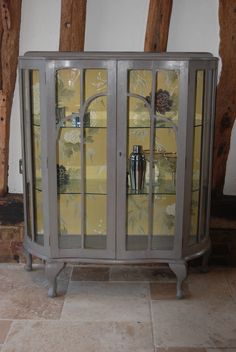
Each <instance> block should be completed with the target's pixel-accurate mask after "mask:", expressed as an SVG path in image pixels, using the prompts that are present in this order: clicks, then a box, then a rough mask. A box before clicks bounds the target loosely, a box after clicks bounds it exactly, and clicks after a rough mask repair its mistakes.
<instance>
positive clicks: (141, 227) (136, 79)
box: [126, 70, 152, 250]
mask: <svg viewBox="0 0 236 352" xmlns="http://www.w3.org/2000/svg"><path fill="white" fill-rule="evenodd" d="M128 82H129V83H128V90H129V92H130V93H132V94H138V95H141V96H142V97H144V98H146V96H148V95H149V94H150V92H151V90H152V71H151V70H130V71H128ZM147 105H148V104H146V103H145V101H143V100H142V99H139V98H137V97H129V98H128V116H127V118H128V121H127V122H128V123H127V126H128V131H127V132H128V133H127V138H128V140H127V209H126V214H127V215H126V229H127V238H126V247H127V250H145V249H147V243H148V236H147V235H148V193H149V190H148V186H147V184H146V182H145V183H144V185H142V186H141V187H136V188H137V189H136V190H135V189H134V181H135V180H136V183H137V182H138V179H140V180H141V181H142V177H144V181H145V172H146V156H145V153H144V151H145V150H147V149H150V126H151V119H150V111H149V109H148V106H147ZM134 148H136V149H137V148H138V149H137V150H139V151H140V156H139V159H140V163H139V164H140V165H138V163H137V162H136V163H135V165H136V167H135V168H132V167H131V166H132V165H133V164H134V160H133V159H135V160H136V159H137V158H138V156H137V158H134V157H133V154H134ZM136 149H135V150H136ZM136 161H138V160H136ZM132 162H133V164H132ZM131 164H132V165H131ZM133 166H134V165H133ZM141 166H142V171H141V170H139V169H140V167H141ZM135 170H136V171H135ZM140 171H141V172H142V175H141V174H140ZM134 173H135V175H133V174H134ZM138 175H139V176H141V178H140V177H138ZM134 176H135V177H134ZM133 193H135V195H134V194H133Z"/></svg>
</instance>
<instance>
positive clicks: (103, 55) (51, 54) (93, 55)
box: [20, 51, 218, 61]
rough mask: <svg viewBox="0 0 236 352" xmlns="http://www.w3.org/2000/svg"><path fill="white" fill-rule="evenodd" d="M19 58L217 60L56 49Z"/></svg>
mask: <svg viewBox="0 0 236 352" xmlns="http://www.w3.org/2000/svg"><path fill="white" fill-rule="evenodd" d="M20 59H46V60H82V59H85V60H177V61H190V60H218V59H217V58H216V57H214V56H213V55H212V54H211V53H207V52H165V53H156V52H120V51H113V52H110V51H97V52H92V51H87V52H58V51H29V52H26V53H25V54H24V56H20Z"/></svg>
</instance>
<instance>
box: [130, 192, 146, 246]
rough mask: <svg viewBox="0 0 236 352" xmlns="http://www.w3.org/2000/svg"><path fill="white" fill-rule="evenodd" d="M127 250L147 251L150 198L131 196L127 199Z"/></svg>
mask: <svg viewBox="0 0 236 352" xmlns="http://www.w3.org/2000/svg"><path fill="white" fill-rule="evenodd" d="M127 233H128V236H127V239H126V241H127V243H126V246H127V250H144V249H147V241H148V237H147V234H148V197H147V195H146V196H144V195H129V196H128V198H127Z"/></svg>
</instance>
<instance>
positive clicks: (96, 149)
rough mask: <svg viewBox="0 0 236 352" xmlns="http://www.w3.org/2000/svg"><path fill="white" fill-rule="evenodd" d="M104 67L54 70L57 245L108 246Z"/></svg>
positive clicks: (73, 246) (105, 87)
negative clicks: (56, 135)
mask: <svg viewBox="0 0 236 352" xmlns="http://www.w3.org/2000/svg"><path fill="white" fill-rule="evenodd" d="M107 80H108V71H107V69H103V68H80V69H78V68H66V69H59V70H58V71H57V74H56V81H57V84H56V88H57V91H56V118H57V121H56V122H57V131H58V139H57V190H58V222H59V242H60V243H59V246H60V248H71V249H72V248H81V249H106V248H107V231H108V229H107V222H108V220H107V207H108V204H107V179H108V177H107V172H108V171H107V163H108V143H107V139H108V137H107V125H108V122H107V111H108V107H107V105H108V102H107V89H108V84H107Z"/></svg>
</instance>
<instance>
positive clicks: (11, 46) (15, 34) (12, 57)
mask: <svg viewBox="0 0 236 352" xmlns="http://www.w3.org/2000/svg"><path fill="white" fill-rule="evenodd" d="M20 19H21V0H0V114H1V116H0V138H1V142H0V195H1V196H3V195H5V194H6V193H7V175H8V159H9V131H10V115H11V106H12V99H13V94H14V89H15V82H16V70H17V63H18V55H19V36H20Z"/></svg>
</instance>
